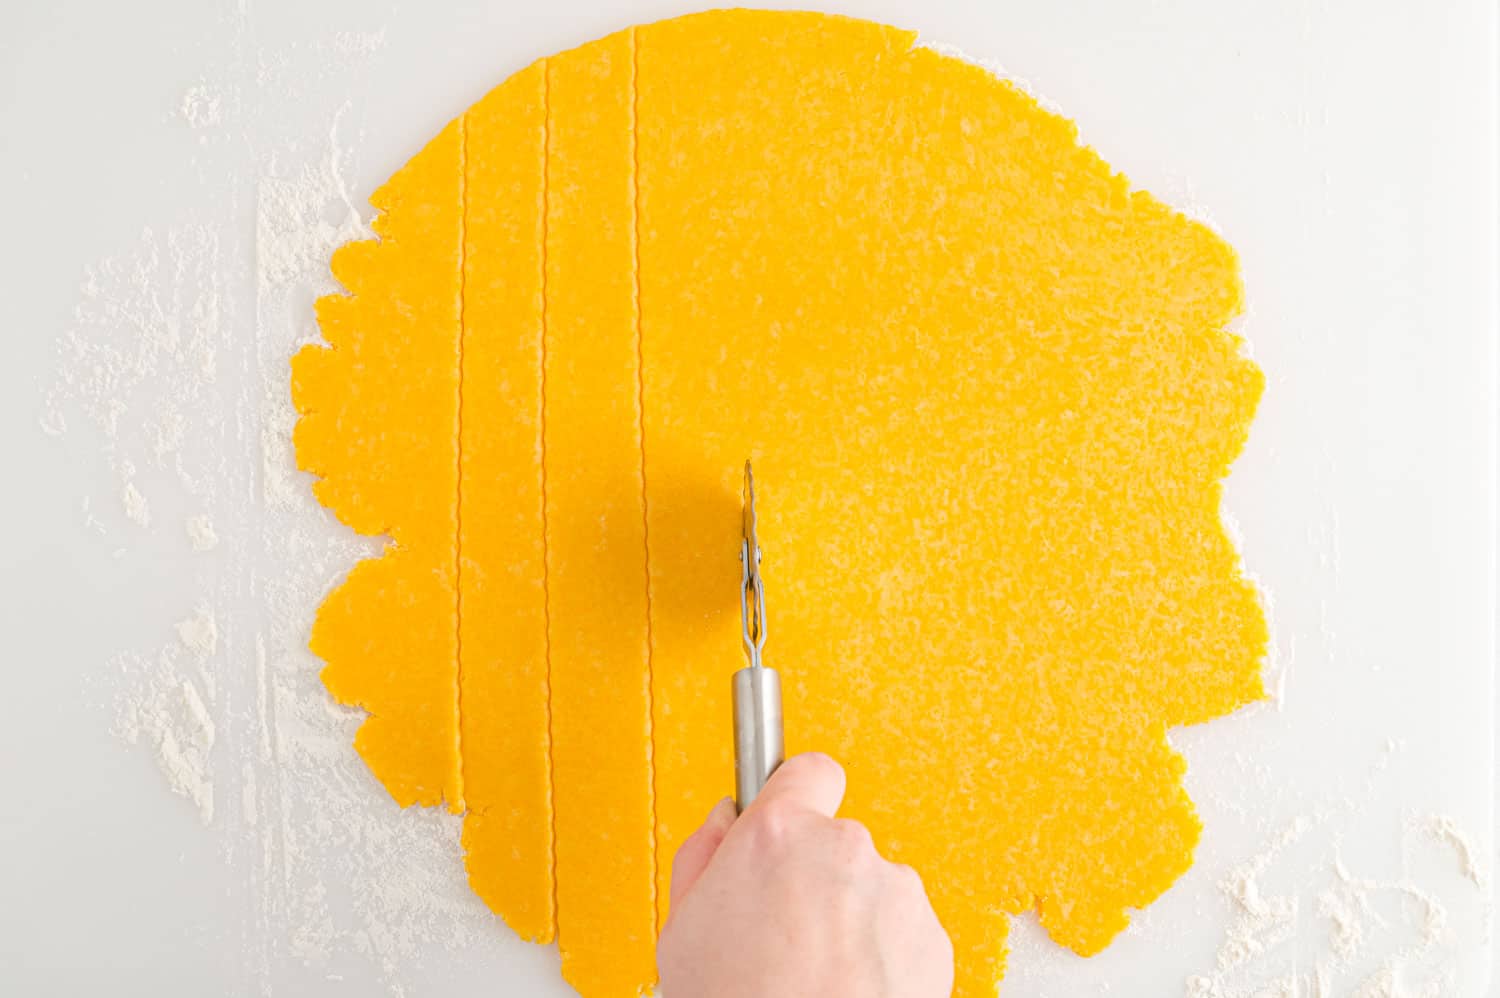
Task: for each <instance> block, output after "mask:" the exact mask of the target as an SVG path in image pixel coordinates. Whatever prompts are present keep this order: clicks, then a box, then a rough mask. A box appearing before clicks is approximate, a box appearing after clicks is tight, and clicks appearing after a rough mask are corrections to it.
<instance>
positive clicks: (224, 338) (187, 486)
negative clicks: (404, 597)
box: [38, 32, 502, 995]
mask: <svg viewBox="0 0 1500 998" xmlns="http://www.w3.org/2000/svg"><path fill="white" fill-rule="evenodd" d="M384 44H385V35H384V33H383V32H374V33H349V32H345V33H340V34H338V35H336V36H332V37H331V38H329V39H325V40H324V41H321V42H314V43H313V44H311V45H303V46H296V45H293V46H290V47H288V48H287V49H285V50H282V51H259V52H252V53H250V54H249V61H248V63H247V65H248V66H250V69H249V75H250V77H253V78H254V81H255V86H256V91H255V94H254V98H255V99H254V100H253V101H244V100H242V96H243V95H242V94H241V92H240V91H238V90H237V89H236V87H235V86H233V85H221V84H220V83H219V82H217V81H215V80H212V79H204V80H202V81H200V82H199V83H198V84H195V85H194V86H192V87H191V88H189V89H188V90H187V92H186V94H185V96H184V97H183V100H182V103H181V106H180V108H179V109H178V110H179V112H180V117H181V119H182V120H184V121H186V122H187V124H188V125H190V126H191V127H192V128H194V129H195V130H200V131H202V132H204V133H205V134H206V130H207V129H210V128H213V127H220V128H223V127H224V126H225V125H226V124H227V123H228V122H227V121H226V115H225V109H226V108H231V107H232V108H235V109H236V112H235V115H234V121H233V124H234V125H235V126H236V127H243V128H245V131H244V133H243V134H244V136H245V137H247V138H249V137H251V136H252V135H254V136H260V135H263V134H266V133H271V134H280V133H278V132H277V130H278V129H280V128H281V126H282V124H283V121H284V120H285V118H286V117H287V109H288V108H291V109H293V110H294V111H301V110H305V108H303V107H302V104H303V103H304V101H305V99H306V98H307V97H308V96H309V95H308V94H307V93H306V91H305V90H298V89H297V88H298V87H303V86H305V84H306V82H307V81H308V80H313V79H318V80H329V79H332V78H335V77H337V76H338V75H339V74H341V73H345V74H347V73H349V72H353V71H355V70H356V69H357V67H358V66H359V65H360V64H361V60H368V58H369V57H370V56H371V55H372V54H373V53H375V52H377V51H378V50H379V49H380V48H381V47H382V46H383V45H384ZM247 82H248V81H247ZM320 99H321V98H320ZM241 109H243V111H244V113H243V114H241ZM269 109H275V110H269ZM349 111H350V104H349V103H348V102H343V103H342V104H338V103H335V104H333V105H331V106H328V107H327V108H326V117H323V118H322V120H323V121H324V122H325V123H326V124H325V126H324V127H323V128H321V129H315V130H313V131H311V132H309V133H307V134H306V135H302V136H291V135H289V136H288V139H287V141H286V142H285V143H278V144H277V145H275V147H274V148H267V147H264V146H261V147H260V148H261V149H262V150H263V151H262V152H258V153H257V152H255V151H254V150H252V158H253V163H254V165H253V168H252V169H250V170H248V171H245V172H242V173H241V174H240V175H239V176H238V177H237V178H234V182H235V184H236V191H237V192H236V193H231V194H229V195H228V196H224V195H223V194H222V192H221V191H220V188H222V186H223V184H224V183H225V177H224V176H223V175H222V173H218V174H214V175H210V173H209V171H207V170H205V171H204V173H205V178H211V179H213V181H214V182H215V184H216V185H217V186H216V187H215V188H214V198H213V199H212V200H213V201H214V203H215V204H216V205H217V206H218V208H219V209H222V210H221V211H220V215H221V216H222V217H219V218H218V220H217V221H215V220H213V219H211V218H209V217H207V216H203V217H201V218H199V219H198V220H196V221H194V222H193V223H191V224H178V225H172V226H166V227H148V228H146V229H145V230H143V232H142V233H141V236H140V238H139V240H138V241H137V242H136V244H135V245H134V246H133V247H131V248H128V249H127V250H125V251H124V252H121V253H118V254H115V255H113V256H110V257H109V258H107V259H105V260H104V261H102V262H100V263H99V264H97V265H96V266H94V267H92V268H89V269H88V271H87V272H86V274H85V277H84V280H83V282H82V286H81V288H80V291H79V300H78V306H77V309H76V310H75V315H74V319H73V322H72V323H71V324H70V326H69V327H68V328H67V329H65V330H63V331H62V332H61V334H60V336H59V338H58V348H57V351H58V352H57V367H56V376H55V378H54V379H53V381H52V383H51V385H50V388H47V389H46V390H45V394H44V398H43V407H42V412H41V413H40V415H39V417H38V424H39V427H40V430H41V431H42V432H43V433H45V434H47V435H48V436H51V437H54V438H56V439H57V440H58V445H59V446H61V447H66V448H68V449H69V450H70V452H73V451H76V452H77V454H76V455H74V456H77V457H79V459H80V460H89V459H90V458H92V460H93V462H94V463H95V465H96V466H97V468H98V470H99V474H98V475H97V476H95V477H96V478H98V479H102V480H103V481H104V482H106V483H110V484H109V486H108V487H106V488H104V489H103V490H101V491H98V492H96V493H94V494H92V495H84V496H82V497H81V500H80V501H81V510H82V514H83V529H87V530H88V531H89V532H90V533H91V534H92V533H94V532H98V533H104V532H105V529H106V526H107V524H106V523H105V522H103V521H101V519H100V518H99V516H96V511H101V510H103V509H104V508H105V506H106V504H105V502H104V500H106V499H108V500H109V501H110V502H112V503H123V504H124V507H125V514H124V517H122V519H125V518H129V519H130V520H133V521H135V522H137V523H139V524H140V525H142V526H144V525H146V524H147V523H148V522H150V517H151V516H152V515H153V514H154V516H155V517H156V519H158V520H164V519H175V520H176V522H181V523H183V524H184V529H185V531H186V535H187V538H188V540H189V542H190V545H191V548H192V550H193V551H195V552H204V551H211V550H218V551H222V554H221V555H220V557H217V558H199V559H194V560H191V561H186V562H180V564H181V565H182V566H183V567H182V570H181V571H182V573H184V574H185V575H186V574H190V575H191V580H190V581H191V584H192V585H193V587H195V594H194V595H192V596H190V598H189V602H188V604H187V605H189V606H191V607H192V610H191V612H189V613H187V614H183V613H182V612H181V611H180V609H179V610H178V612H176V613H169V614H165V615H164V611H163V610H161V609H160V606H159V603H160V595H159V594H150V593H144V592H142V593H139V594H135V593H125V594H122V596H121V600H122V606H126V607H136V608H139V616H141V617H144V618H145V619H147V620H148V621H150V620H154V621H156V622H158V623H159V626H160V629H161V631H163V632H165V633H166V634H167V635H168V636H169V640H168V641H167V642H166V643H165V644H164V645H162V646H161V647H159V648H155V649H154V650H144V651H121V652H119V653H117V654H115V655H114V656H112V657H110V658H109V660H108V663H107V665H108V675H107V677H106V678H105V683H106V685H107V692H108V693H109V695H110V704H111V706H112V708H113V710H112V714H111V719H110V725H111V728H112V730H113V731H114V732H115V733H116V734H117V735H118V736H119V737H120V738H121V739H123V740H124V741H126V742H127V743H129V744H132V745H138V746H140V747H142V748H143V749H145V750H147V751H149V752H150V754H151V756H152V758H153V759H154V761H155V763H156V765H157V767H158V768H159V769H160V770H161V773H162V775H163V777H164V779H165V781H166V785H167V786H168V787H169V788H170V789H171V790H172V791H174V792H175V793H178V794H181V795H182V796H183V797H185V798H186V799H187V800H188V801H189V802H191V804H192V805H193V807H194V808H195V810H196V812H197V814H198V816H199V818H200V820H201V821H202V822H203V823H204V825H205V826H207V827H208V828H209V830H210V832H209V834H212V835H213V836H215V839H216V841H217V842H218V843H219V844H220V846H221V848H222V850H223V852H224V855H225V857H226V862H228V863H229V864H230V866H231V867H232V868H233V869H234V870H235V871H236V876H238V877H240V878H241V880H242V883H243V884H244V888H245V891H246V896H247V897H248V898H249V899H250V904H251V907H252V911H251V915H250V917H251V925H250V931H249V935H248V946H247V948H248V952H247V953H246V956H245V959H246V961H247V975H248V977H249V979H251V980H252V981H254V982H255V984H254V985H253V990H255V991H256V993H261V994H266V995H284V994H304V993H309V992H310V991H313V990H316V987H317V985H318V984H319V983H320V982H323V981H325V980H326V979H328V978H329V977H330V976H331V975H333V974H334V973H335V972H337V974H338V975H339V976H341V977H348V976H349V975H350V974H351V963H350V961H351V960H354V961H363V963H364V965H365V966H366V967H367V968H368V970H367V972H366V973H367V976H369V977H371V978H372V980H373V981H374V982H376V984H375V988H376V989H383V990H384V991H386V992H388V993H391V994H401V993H403V990H404V988H405V986H406V985H405V981H406V977H407V975H408V974H410V973H411V972H412V968H413V967H414V966H415V965H416V964H418V963H420V962H421V961H423V960H427V959H430V957H431V954H432V952H433V951H434V950H435V949H436V950H442V951H450V952H451V951H463V952H465V953H466V954H468V955H473V954H479V953H483V952H485V951H486V948H487V947H495V946H498V945H500V944H501V941H502V934H501V933H500V932H498V931H497V930H496V923H495V919H494V917H493V916H492V915H491V914H490V913H489V912H488V910H487V909H486V908H485V906H484V904H483V902H481V901H480V900H479V899H478V898H477V897H476V896H475V895H474V894H473V892H472V891H471V890H470V889H469V887H468V884H467V880H466V877H465V874H464V868H463V861H462V847H461V844H460V841H459V831H460V824H459V821H458V820H457V819H456V818H454V817H453V816H451V815H448V814H447V813H445V812H438V811H431V810H424V809H411V810H409V811H402V810H401V809H400V808H399V807H397V806H396V804H395V803H394V802H393V801H392V800H391V799H390V797H389V795H387V794H386V793H385V792H384V790H382V789H381V787H380V786H379V784H378V783H377V782H376V781H375V780H374V779H373V777H372V776H371V775H370V773H369V771H368V770H367V769H366V767H365V765H364V763H363V761H362V760H361V759H360V758H359V756H358V755H357V754H356V753H355V752H354V750H353V748H352V742H353V740H354V734H355V732H356V731H357V730H358V728H359V725H360V724H361V723H362V721H363V717H364V715H363V713H362V712H360V711H357V710H350V709H345V708H343V707H340V706H338V705H336V704H334V703H333V702H332V700H331V699H330V698H329V696H328V694H327V692H326V690H325V689H324V688H323V685H322V682H321V680H320V679H319V673H320V671H321V669H322V665H323V663H321V662H320V661H318V660H317V659H316V658H315V657H314V656H313V655H312V654H311V653H310V652H309V651H308V649H307V640H308V635H309V632H310V630H311V626H312V620H313V616H314V614H315V612H316V610H317V607H318V605H319V603H320V602H321V601H322V599H323V598H324V596H326V594H327V593H328V591H329V590H330V589H331V588H333V587H334V586H336V585H337V584H338V582H339V580H340V579H341V578H342V577H343V576H344V574H345V573H346V572H347V571H348V569H349V568H350V567H351V566H352V565H353V564H355V563H356V562H357V561H358V560H359V559H361V558H364V557H369V556H371V555H372V554H376V553H378V552H379V551H380V550H381V547H382V542H381V541H380V540H378V539H369V538H360V537H356V536H354V535H353V534H351V533H350V532H349V531H347V530H346V529H344V528H342V527H339V526H337V525H336V524H335V523H334V522H333V520H332V519H331V518H330V517H329V516H328V515H327V514H326V513H325V512H324V510H323V509H322V508H321V507H320V506H319V505H318V504H317V502H316V501H315V500H314V499H313V498H312V495H311V492H310V489H309V481H310V479H309V478H308V476H306V475H304V474H302V473H301V472H299V471H298V470H297V469H296V466H295V461H294V456H293V450H292V444H291V435H292V429H293V427H294V424H295V420H296V414H295V412H294V410H293V408H292V405H291V400H290V386H289V381H290V368H289V366H288V363H289V360H290V357H291V355H292V354H293V353H294V352H295V350H296V349H297V348H298V346H299V345H300V344H303V343H307V342H312V341H315V340H317V339H318V336H319V333H318V329H317V326H316V323H315V321H314V317H313V310H312V303H313V301H314V300H315V299H316V297H317V296H319V295H321V294H327V293H332V292H338V291H340V290H341V289H340V288H338V286H337V285H336V283H335V282H334V281H333V279H332V276H331V273H330V271H329V265H328V261H329V257H330V255H331V254H332V252H333V250H334V249H335V248H336V247H337V246H339V245H340V244H342V243H345V242H348V241H350V240H352V239H359V238H369V237H370V236H371V235H372V233H371V230H370V228H369V226H368V224H367V222H366V216H367V214H368V209H367V208H365V207H363V202H362V201H360V202H357V201H356V199H355V198H354V197H353V196H352V195H351V193H350V184H349V181H348V179H347V178H348V176H349V170H350V167H351V162H352V152H351V150H350V149H349V148H348V147H347V146H346V144H345V143H344V142H343V140H342V138H341V134H342V132H343V131H344V130H345V129H344V122H345V119H346V117H348V116H349ZM257 114H259V115H261V116H262V117H264V118H266V120H264V121H261V122H260V124H259V126H256V116H257ZM304 117H305V116H304ZM242 118H243V121H242V120H241V119H242ZM252 127H257V128H258V130H257V131H256V132H253V133H252V132H251V131H250V129H251V128H252ZM309 139H310V141H309ZM214 148H218V147H214ZM224 148H228V147H227V146H226V147H224ZM247 148H249V145H248V144H247ZM205 182H207V180H205ZM246 199H248V202H249V204H248V207H250V208H252V209H253V212H254V216H255V217H254V232H253V249H252V248H251V244H250V240H247V239H245V238H244V236H245V235H246V233H245V232H244V215H243V214H242V213H240V212H239V211H237V210H236V207H235V206H236V203H241V204H242V203H243V202H244V201H245V200H246ZM88 448H92V454H91V453H90V451H89V449H88ZM148 495H149V496H150V500H151V501H150V504H149V506H148V505H147V502H146V496H148ZM111 508H113V507H111ZM181 537H182V535H181V534H172V535H164V534H161V533H160V532H158V533H148V534H145V535H143V536H142V537H140V538H139V539H138V544H139V545H140V546H139V547H120V548H117V549H116V550H115V551H113V552H110V551H107V550H103V549H100V550H98V552H97V553H98V555H99V557H100V558H102V559H106V560H107V559H109V558H112V557H119V558H123V559H129V558H135V557H148V558H157V557H160V558H162V559H170V558H173V557H176V558H181V557H183V553H182V549H181ZM181 581H188V580H186V579H183V580H181ZM132 600H133V601H134V602H132ZM179 606H180V604H179ZM216 777H217V778H216Z"/></svg>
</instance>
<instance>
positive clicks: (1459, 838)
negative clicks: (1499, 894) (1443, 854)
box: [1420, 814, 1490, 891]
mask: <svg viewBox="0 0 1500 998" xmlns="http://www.w3.org/2000/svg"><path fill="white" fill-rule="evenodd" d="M1420 827H1421V829H1422V830H1423V831H1424V832H1426V833H1427V834H1428V835H1430V836H1431V837H1432V838H1433V839H1434V840H1436V841H1438V842H1442V843H1444V844H1446V845H1447V846H1449V847H1450V848H1452V850H1453V852H1454V854H1455V855H1457V857H1458V863H1459V869H1460V870H1461V871H1462V872H1463V875H1464V876H1465V877H1467V878H1468V879H1469V881H1470V882H1471V883H1473V884H1474V886H1475V887H1478V888H1480V889H1481V890H1485V891H1488V890H1489V887H1490V877H1489V870H1488V868H1487V867H1485V866H1484V865H1483V863H1482V862H1481V861H1480V859H1479V853H1478V850H1476V849H1475V848H1474V843H1473V842H1471V841H1470V840H1469V837H1468V835H1466V834H1465V833H1464V831H1463V829H1461V828H1459V827H1458V822H1456V821H1454V820H1453V818H1452V817H1451V816H1450V815H1446V814H1431V815H1428V816H1427V818H1426V819H1425V820H1423V821H1422V822H1421V823H1420Z"/></svg>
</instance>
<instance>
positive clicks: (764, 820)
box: [740, 801, 796, 850]
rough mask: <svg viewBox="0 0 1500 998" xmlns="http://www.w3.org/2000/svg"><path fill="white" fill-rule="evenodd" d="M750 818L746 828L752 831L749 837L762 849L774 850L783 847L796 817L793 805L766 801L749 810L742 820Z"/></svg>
mask: <svg viewBox="0 0 1500 998" xmlns="http://www.w3.org/2000/svg"><path fill="white" fill-rule="evenodd" d="M746 818H748V819H749V821H748V822H747V824H748V825H749V827H748V828H747V829H746V831H747V832H749V833H750V835H749V838H750V841H751V842H752V843H754V845H755V846H756V848H757V849H760V850H768V849H769V850H774V849H779V848H781V847H782V846H783V845H784V844H785V843H786V841H787V839H788V838H789V837H790V835H791V829H792V823H793V821H794V820H795V818H796V815H795V811H794V809H793V808H792V807H790V806H788V805H787V804H784V803H782V802H781V801H766V802H765V803H764V804H762V805H760V806H759V807H755V808H752V809H750V810H749V812H748V813H747V814H746V815H745V816H744V817H742V818H741V819H740V820H741V821H745V820H746Z"/></svg>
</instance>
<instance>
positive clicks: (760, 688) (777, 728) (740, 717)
mask: <svg viewBox="0 0 1500 998" xmlns="http://www.w3.org/2000/svg"><path fill="white" fill-rule="evenodd" d="M785 758H786V748H785V747H784V746H783V744H782V731H781V677H780V676H779V675H777V673H776V670H775V669H768V668H766V667H765V666H763V665H757V666H750V667H747V668H744V669H741V670H740V671H739V672H736V673H735V674H734V801H735V806H736V807H737V808H738V809H739V811H740V812H743V811H744V810H745V808H747V807H749V806H750V802H751V801H753V800H755V797H756V795H757V794H759V793H760V792H761V789H762V788H763V787H765V785H766V781H767V780H769V779H770V778H771V774H772V773H773V772H775V771H776V767H777V766H779V765H781V763H782V761H783V760H785Z"/></svg>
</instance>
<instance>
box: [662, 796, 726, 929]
mask: <svg viewBox="0 0 1500 998" xmlns="http://www.w3.org/2000/svg"><path fill="white" fill-rule="evenodd" d="M734 817H735V811H734V801H733V800H731V799H730V798H728V797H725V798H724V799H723V800H721V801H719V803H717V804H715V805H714V809H713V810H712V811H710V812H708V818H707V819H706V820H705V821H704V822H703V827H702V828H699V829H698V830H697V831H696V832H694V833H693V834H692V835H689V836H688V837H687V841H686V842H684V843H682V845H681V847H679V848H678V850H677V856H676V857H675V858H674V859H673V860H672V898H671V901H672V906H673V907H676V905H677V902H678V901H679V900H680V899H681V898H682V896H683V895H684V894H686V893H687V892H688V891H689V890H691V889H692V886H693V884H695V883H696V882H697V880H698V878H699V877H701V876H702V875H703V871H704V870H705V869H707V868H708V861H709V860H711V859H713V858H714V853H716V852H718V851H719V843H721V842H723V841H724V836H725V834H726V833H727V832H728V831H729V826H730V825H732V824H734Z"/></svg>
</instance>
